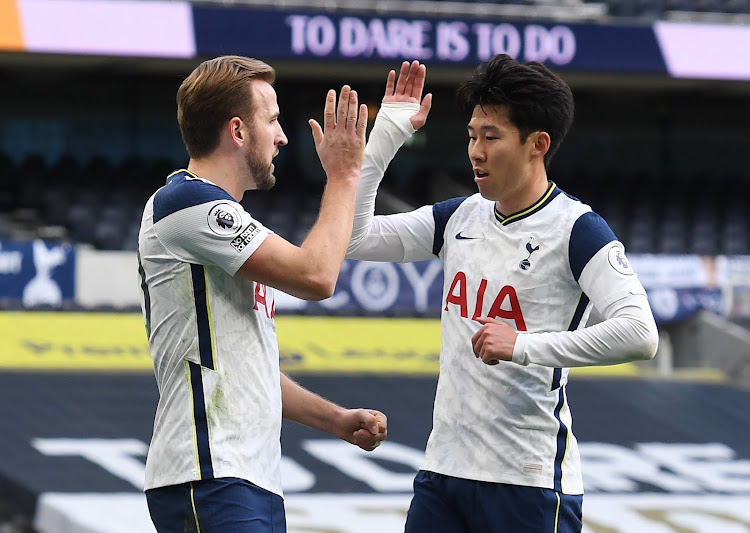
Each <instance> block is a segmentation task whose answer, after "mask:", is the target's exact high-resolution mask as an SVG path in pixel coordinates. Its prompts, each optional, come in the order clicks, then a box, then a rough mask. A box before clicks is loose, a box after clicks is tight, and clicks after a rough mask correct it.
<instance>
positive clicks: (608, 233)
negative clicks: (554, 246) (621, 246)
mask: <svg viewBox="0 0 750 533" xmlns="http://www.w3.org/2000/svg"><path fill="white" fill-rule="evenodd" d="M616 240H617V237H615V234H614V232H613V231H612V229H611V228H610V227H609V225H608V224H607V222H605V220H604V219H603V218H602V217H601V216H599V215H598V214H597V213H595V212H593V211H588V212H587V213H583V214H582V215H581V216H580V217H578V219H577V220H576V221H575V223H574V224H573V229H572V230H571V232H570V245H569V247H568V259H569V261H570V269H571V271H572V272H573V277H574V278H575V280H576V281H578V278H580V277H581V272H583V269H584V267H585V266H586V264H587V263H588V262H589V261H590V260H591V258H592V257H594V255H595V254H596V252H598V251H599V250H601V249H602V247H604V246H605V245H607V244H609V243H610V242H612V241H616Z"/></svg>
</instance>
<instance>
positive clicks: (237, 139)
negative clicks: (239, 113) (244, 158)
mask: <svg viewBox="0 0 750 533" xmlns="http://www.w3.org/2000/svg"><path fill="white" fill-rule="evenodd" d="M227 129H228V130H229V135H230V137H231V139H232V142H233V143H234V144H236V145H237V146H240V145H241V144H243V143H244V142H247V140H248V135H247V128H245V124H244V122H242V119H241V118H240V117H232V118H231V119H229V123H228V124H227Z"/></svg>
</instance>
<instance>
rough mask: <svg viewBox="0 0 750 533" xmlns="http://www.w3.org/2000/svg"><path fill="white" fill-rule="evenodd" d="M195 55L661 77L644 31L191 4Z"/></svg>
mask: <svg viewBox="0 0 750 533" xmlns="http://www.w3.org/2000/svg"><path fill="white" fill-rule="evenodd" d="M193 24H194V27H195V40H196V51H197V53H198V55H202V56H215V55H221V54H241V55H249V56H254V57H258V58H262V59H274V58H282V59H313V60H348V61H358V62H362V61H391V62H393V61H401V60H411V59H419V60H420V61H423V62H427V63H428V64H444V65H445V64H456V65H465V64H470V65H474V64H477V63H479V62H481V61H486V60H488V59H489V58H490V57H492V56H493V55H495V54H497V53H508V54H510V55H511V56H513V57H515V58H517V59H519V60H522V61H540V62H543V63H546V64H547V65H548V66H550V67H554V68H562V69H569V70H578V71H609V72H647V73H655V72H656V73H658V72H662V73H666V72H667V68H666V65H665V62H664V59H663V57H662V53H661V51H660V48H659V44H658V43H657V40H656V37H655V35H654V30H653V28H652V27H650V26H612V25H606V26H604V25H594V24H562V23H555V22H546V23H537V22H534V23H529V22H519V21H514V22H509V21H505V20H486V19H482V20H454V19H437V18H430V17H421V18H406V17H385V16H384V17H374V16H353V15H341V14H331V13H316V12H304V11H301V12H289V11H264V10H254V9H242V8H237V9H227V8H217V7H205V6H200V5H195V6H193Z"/></svg>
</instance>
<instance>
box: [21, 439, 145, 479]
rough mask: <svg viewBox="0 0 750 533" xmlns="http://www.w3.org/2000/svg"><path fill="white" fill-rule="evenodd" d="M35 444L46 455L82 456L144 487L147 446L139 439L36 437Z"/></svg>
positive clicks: (111, 472) (33, 443) (119, 476)
mask: <svg viewBox="0 0 750 533" xmlns="http://www.w3.org/2000/svg"><path fill="white" fill-rule="evenodd" d="M31 444H32V446H34V448H36V449H37V450H38V451H39V452H40V453H42V454H44V455H64V456H80V457H83V458H84V459H88V460H89V461H91V462H92V463H94V464H96V465H99V466H100V467H102V468H103V469H104V470H106V471H107V472H109V473H110V474H112V475H113V476H115V477H118V478H120V479H124V480H125V481H127V482H129V483H130V484H132V485H133V486H134V487H135V488H137V489H138V490H143V483H144V481H145V479H146V465H145V464H144V463H143V461H142V460H140V459H136V457H145V456H146V453H147V452H148V445H147V444H146V443H145V442H142V441H140V440H137V439H33V440H32V441H31Z"/></svg>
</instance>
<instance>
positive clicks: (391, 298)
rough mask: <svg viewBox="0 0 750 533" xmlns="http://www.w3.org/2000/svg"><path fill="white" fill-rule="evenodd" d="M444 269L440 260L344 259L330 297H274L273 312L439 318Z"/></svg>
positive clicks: (282, 295)
mask: <svg viewBox="0 0 750 533" xmlns="http://www.w3.org/2000/svg"><path fill="white" fill-rule="evenodd" d="M442 298H443V265H442V263H441V262H440V260H439V259H432V260H430V261H419V262H415V263H403V264H401V263H380V262H372V261H354V260H351V259H347V260H346V261H344V264H343V266H342V267H341V274H340V275H339V279H338V281H337V282H336V292H334V294H333V296H332V297H330V298H328V299H326V300H323V301H321V302H307V301H304V300H299V299H297V298H293V297H291V296H288V295H284V294H282V293H279V292H277V293H276V310H277V311H280V312H285V311H286V312H299V311H303V310H304V311H305V312H306V313H309V314H321V315H330V314H333V315H362V314H378V315H382V314H385V315H395V316H434V317H437V316H440V309H441V304H442Z"/></svg>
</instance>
